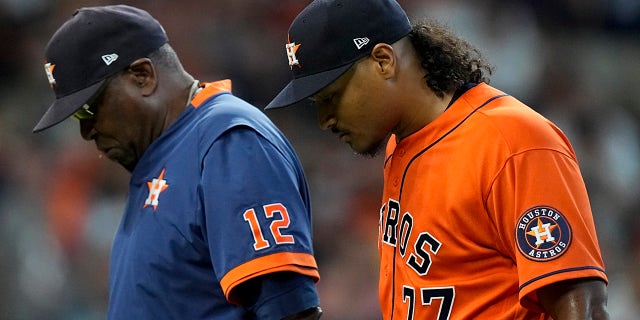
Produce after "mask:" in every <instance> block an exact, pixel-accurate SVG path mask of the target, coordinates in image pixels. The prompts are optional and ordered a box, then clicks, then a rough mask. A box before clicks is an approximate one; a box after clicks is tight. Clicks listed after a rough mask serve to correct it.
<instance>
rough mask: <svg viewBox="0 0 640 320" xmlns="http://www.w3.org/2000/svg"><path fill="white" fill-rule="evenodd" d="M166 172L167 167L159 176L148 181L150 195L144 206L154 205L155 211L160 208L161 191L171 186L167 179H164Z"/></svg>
mask: <svg viewBox="0 0 640 320" xmlns="http://www.w3.org/2000/svg"><path fill="white" fill-rule="evenodd" d="M164 172H165V169H162V172H160V175H159V176H158V177H157V178H154V179H153V180H151V181H147V187H149V196H148V197H147V200H145V201H144V206H143V208H146V207H148V206H153V211H156V210H157V209H158V204H159V200H158V199H159V198H160V193H161V192H162V191H164V190H166V189H167V188H169V185H168V184H167V180H164Z"/></svg>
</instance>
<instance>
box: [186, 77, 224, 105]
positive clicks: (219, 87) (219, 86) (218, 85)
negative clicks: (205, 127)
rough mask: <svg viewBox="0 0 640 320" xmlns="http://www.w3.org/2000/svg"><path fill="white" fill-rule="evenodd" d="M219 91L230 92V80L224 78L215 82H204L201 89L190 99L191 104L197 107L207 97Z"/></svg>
mask: <svg viewBox="0 0 640 320" xmlns="http://www.w3.org/2000/svg"><path fill="white" fill-rule="evenodd" d="M221 92H231V80H229V79H225V80H220V81H215V82H206V83H204V87H203V88H202V90H201V91H200V92H199V93H198V94H197V95H196V96H195V97H194V98H193V99H192V100H191V104H192V105H193V106H194V107H195V108H198V107H200V105H201V104H202V103H203V102H205V101H206V100H207V99H209V98H211V97H212V96H215V95H216V94H218V93H221Z"/></svg>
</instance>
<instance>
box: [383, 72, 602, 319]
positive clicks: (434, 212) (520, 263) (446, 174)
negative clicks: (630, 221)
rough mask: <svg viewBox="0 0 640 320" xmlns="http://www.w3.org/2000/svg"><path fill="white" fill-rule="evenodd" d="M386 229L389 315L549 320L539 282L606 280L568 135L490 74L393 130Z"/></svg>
mask: <svg viewBox="0 0 640 320" xmlns="http://www.w3.org/2000/svg"><path fill="white" fill-rule="evenodd" d="M379 227H380V228H379V251H380V257H381V265H380V283H379V292H380V303H381V308H382V311H383V317H384V319H392V320H405V319H421V320H431V319H433V320H436V319H438V320H443V319H544V318H545V317H546V315H545V314H544V313H543V311H542V308H541V306H540V303H539V301H538V299H537V296H536V290H537V289H539V288H541V287H543V286H545V285H548V284H551V283H555V282H558V281H562V280H567V279H574V278H585V277H595V278H600V279H602V280H604V281H607V277H606V275H605V271H604V265H603V261H602V257H601V254H600V249H599V245H598V241H597V237H596V231H595V227H594V222H593V218H592V213H591V207H590V204H589V199H588V197H587V191H586V188H585V184H584V181H583V179H582V176H581V173H580V169H579V167H578V161H577V158H576V155H575V153H574V151H573V149H572V147H571V145H570V143H569V141H568V139H567V138H566V137H565V135H564V134H563V133H562V132H561V131H560V129H558V128H557V127H556V126H555V125H553V124H552V123H551V122H550V121H548V120H547V119H545V118H544V117H542V116H541V115H540V114H538V113H536V112H535V111H533V110H532V109H531V108H529V107H527V106H525V105H524V104H523V103H521V102H520V101H518V100H516V99H515V98H513V97H511V96H509V95H507V94H505V93H503V92H501V91H499V90H496V89H495V88H493V87H491V86H489V85H487V84H484V83H481V84H478V85H476V86H475V87H473V88H471V89H469V90H467V91H466V92H464V93H463V94H462V95H461V96H460V97H458V98H457V99H456V100H455V101H454V102H453V103H452V104H451V105H450V106H449V108H448V109H447V110H446V111H445V112H444V113H443V114H442V115H441V116H440V117H438V118H437V119H435V120H434V121H433V122H431V123H429V124H428V125H427V126H425V127H424V128H422V129H421V130H419V131H417V132H415V133H413V134H412V135H410V136H407V137H405V138H404V139H402V140H400V141H399V142H396V139H395V137H394V136H392V137H391V139H390V140H389V143H388V145H387V150H386V157H385V163H384V193H383V200H382V205H381V209H380V225H379Z"/></svg>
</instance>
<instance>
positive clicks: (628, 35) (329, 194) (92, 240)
mask: <svg viewBox="0 0 640 320" xmlns="http://www.w3.org/2000/svg"><path fill="white" fill-rule="evenodd" d="M352 1H357V0H352ZM399 2H400V3H401V4H402V5H403V6H404V7H405V9H406V10H407V12H408V13H409V14H410V16H411V17H412V18H416V19H419V18H423V17H428V18H435V19H437V20H439V21H440V22H442V23H444V24H446V25H448V26H450V27H451V28H452V29H453V30H455V31H456V32H457V33H458V34H460V35H461V36H463V37H464V38H466V39H468V40H469V41H470V42H471V43H474V44H475V45H477V46H478V48H480V50H481V51H482V52H483V53H484V54H485V56H486V57H487V58H488V60H489V61H490V62H491V63H492V64H493V65H494V66H495V73H494V75H493V77H492V81H491V84H492V85H494V86H496V87H498V88H501V89H503V90H505V91H507V92H509V93H511V94H512V95H514V96H516V97H518V98H519V99H520V100H522V101H524V102H525V103H527V104H528V105H530V106H532V107H533V108H534V109H536V110H538V111H539V112H541V113H542V114H543V115H545V116H546V117H548V118H550V119H551V120H553V121H555V122H556V123H557V124H558V125H559V127H560V128H561V129H562V130H563V131H564V132H565V133H566V134H567V135H568V136H569V138H570V139H571V141H572V143H573V146H574V148H575V150H576V153H577V155H578V158H579V161H580V164H581V168H582V173H583V175H584V178H585V181H586V184H587V188H588V190H589V192H590V197H591V201H592V207H593V214H594V217H595V221H596V227H597V231H598V235H599V239H600V245H601V249H602V252H603V255H604V259H605V262H606V266H607V270H608V275H609V279H610V285H609V311H610V313H611V316H612V319H617V320H627V319H629V320H630V319H638V314H640V309H639V306H640V303H638V302H640V246H639V245H638V244H639V243H640V215H639V210H640V188H638V181H639V180H640V141H639V140H640V127H639V124H640V85H639V83H640V82H639V81H638V77H639V76H640V1H638V0H510V1H498V0H493V1H490V0H485V1H472V0H466V1H462V0H461V1H445V0H439V1H438V0H404V1H402V0H401V1H399ZM113 3H115V2H113V1H79V0H58V1H53V0H0V47H1V48H2V49H1V50H0V319H16V320H18V319H20V320H21V319H62V320H93V319H103V318H104V315H105V310H106V305H107V295H108V286H107V277H108V259H109V250H110V245H111V240H112V236H113V234H114V231H115V229H116V227H117V225H118V222H119V219H120V215H121V213H122V210H123V207H124V203H125V197H126V193H127V184H128V176H129V175H128V173H127V172H126V171H125V170H124V169H122V168H120V167H119V166H118V165H116V164H113V163H110V162H109V161H108V160H106V159H105V158H99V155H98V152H97V151H96V150H95V146H94V145H93V143H90V142H86V141H83V140H82V139H81V138H80V135H79V129H78V125H77V123H75V122H74V121H73V120H67V121H65V122H64V123H62V124H61V125H60V126H57V127H54V128H53V129H50V130H47V131H45V132H44V133H40V134H32V133H31V129H32V128H33V126H34V125H35V124H36V122H37V121H38V120H39V118H40V116H41V115H42V113H43V112H44V111H45V109H46V107H47V106H48V105H49V103H50V102H51V101H52V99H53V93H52V91H51V90H50V89H49V86H48V82H47V80H46V77H45V73H44V69H43V63H44V61H43V50H44V46H45V44H46V42H47V40H48V39H49V37H50V36H51V34H52V33H53V32H54V31H55V30H56V29H57V27H58V26H60V25H61V24H62V23H63V22H64V21H65V20H66V19H67V18H69V17H70V15H71V14H72V13H73V12H74V10H75V9H76V8H78V7H82V6H91V5H103V4H113ZM123 3H126V4H131V5H135V6H138V7H141V8H143V9H146V10H147V11H149V12H150V13H151V14H152V15H154V16H155V17H156V18H157V19H158V20H159V21H160V22H161V23H162V24H163V25H164V27H165V29H166V31H167V33H168V34H169V38H170V42H171V44H172V45H173V47H174V49H175V50H176V51H177V52H178V54H179V56H180V57H181V59H182V62H183V64H184V65H185V67H186V69H187V70H188V71H190V73H191V74H192V75H194V76H195V77H196V78H197V79H200V80H202V81H212V80H217V79H222V78H230V79H232V80H233V84H234V92H235V94H236V95H238V96H240V97H242V98H244V99H246V100H248V101H250V102H252V103H254V104H255V105H256V106H259V107H261V108H262V107H264V106H265V105H266V103H267V102H268V101H269V100H270V99H271V98H272V97H273V96H274V95H275V94H276V93H277V91H278V90H279V89H280V88H281V87H282V86H283V85H284V84H285V83H286V82H287V81H288V80H289V77H290V74H289V70H288V65H287V58H286V55H285V49H284V44H285V42H286V39H287V35H286V32H287V29H288V26H289V24H290V22H291V21H292V19H293V18H294V17H295V16H296V14H297V13H298V12H299V11H300V10H301V9H302V8H304V7H305V6H306V5H307V4H308V3H309V1H303V0H252V1H249V0H229V1H222V0H210V1H169V0H148V1H123ZM372 18H375V17H372ZM267 114H268V115H269V116H270V117H271V118H272V119H273V120H274V121H275V122H276V124H277V125H278V126H279V127H280V128H281V129H282V130H283V131H284V133H285V134H286V135H287V136H288V137H289V139H290V140H291V142H292V143H293V145H294V147H295V148H296V151H297V152H298V155H299V156H300V158H301V160H302V162H303V165H304V168H305V171H306V174H307V176H308V179H309V183H310V187H311V191H312V202H313V211H314V232H315V233H314V237H315V244H316V253H317V260H318V263H319V267H320V272H321V275H322V279H321V281H320V283H319V290H320V294H321V299H322V305H323V307H324V310H325V316H324V317H323V319H327V320H331V319H355V320H359V319H364V320H368V319H379V318H380V316H379V307H378V303H377V268H378V264H377V248H376V237H377V221H378V212H379V202H380V199H379V198H380V194H381V186H382V179H381V176H382V171H381V165H382V163H381V161H382V159H381V157H378V158H374V159H363V158H361V157H359V156H356V155H353V154H352V152H351V151H350V150H349V148H348V147H347V146H346V145H343V144H342V143H340V142H339V141H338V140H337V139H336V138H335V137H333V136H332V135H331V134H330V133H328V132H323V131H321V130H319V129H318V127H317V124H316V118H315V113H314V110H313V109H312V108H297V109H295V110H294V109H285V110H275V111H269V112H267ZM469 161H473V159H469ZM543 187H544V186H543ZM496 317H497V318H499V315H496Z"/></svg>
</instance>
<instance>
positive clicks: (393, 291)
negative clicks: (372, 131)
mask: <svg viewBox="0 0 640 320" xmlns="http://www.w3.org/2000/svg"><path fill="white" fill-rule="evenodd" d="M507 96H509V95H508V94H499V95H496V96H493V97H491V98H489V99H488V100H487V101H485V102H484V103H482V104H481V105H479V106H478V107H476V108H475V109H473V111H471V113H469V114H468V115H467V116H466V117H464V119H462V120H461V121H460V122H459V123H458V124H456V125H455V126H454V127H453V128H451V129H450V130H449V131H447V133H445V134H444V135H442V137H440V138H438V139H437V140H436V141H434V142H433V143H431V144H430V145H428V146H427V147H425V148H424V149H422V150H421V151H420V152H418V153H417V154H416V155H415V156H413V158H411V160H409V163H407V166H406V167H405V168H404V173H403V174H402V182H401V183H400V192H399V193H398V202H401V201H402V189H403V188H404V180H405V178H406V176H407V172H408V171H409V167H410V166H411V164H412V163H413V161H414V160H416V159H417V158H418V157H420V156H421V155H423V154H424V153H425V152H427V150H429V149H431V148H432V147H433V146H434V145H436V143H438V142H440V141H442V139H444V138H445V137H447V136H448V135H449V134H450V133H452V132H453V131H454V130H456V129H457V128H458V127H460V126H461V125H462V124H463V123H464V122H465V121H467V119H469V117H471V116H472V115H474V114H475V113H476V111H478V110H480V109H481V108H483V107H484V106H486V105H488V104H489V103H491V102H492V101H494V100H496V99H499V98H502V97H507ZM451 101H452V103H453V101H454V99H451ZM447 108H448V107H447ZM391 157H392V156H389V158H388V159H387V160H386V161H385V164H384V165H385V166H386V165H387V161H388V160H390V159H391ZM397 249H398V247H397V246H396V247H394V249H393V250H394V253H393V265H394V266H395V265H396V256H397V255H398V252H397ZM391 279H392V280H391V318H390V320H393V313H394V310H395V296H396V292H395V291H396V268H395V267H394V268H393V272H392V275H391Z"/></svg>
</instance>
